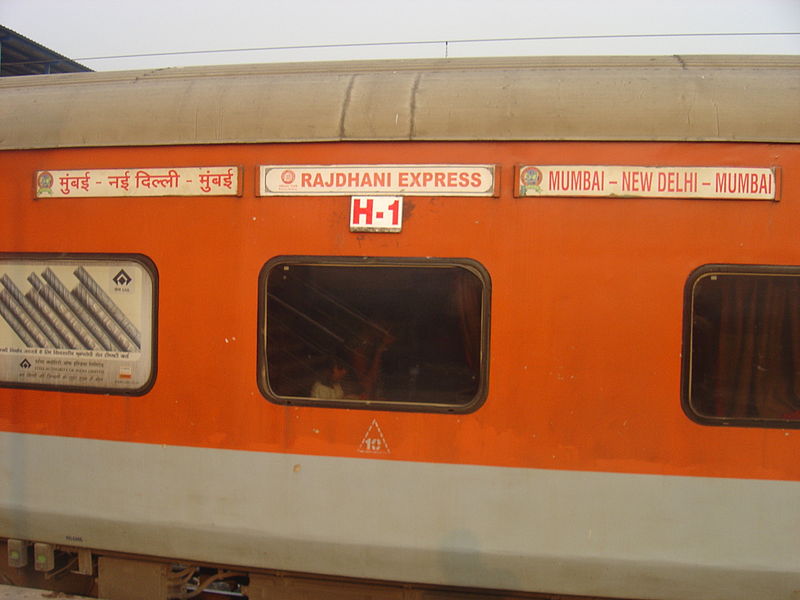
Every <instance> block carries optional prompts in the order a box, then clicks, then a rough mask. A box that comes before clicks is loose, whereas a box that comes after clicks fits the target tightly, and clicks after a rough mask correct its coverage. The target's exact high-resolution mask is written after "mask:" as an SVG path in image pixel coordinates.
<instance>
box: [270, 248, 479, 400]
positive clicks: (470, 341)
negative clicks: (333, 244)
mask: <svg viewBox="0 0 800 600" xmlns="http://www.w3.org/2000/svg"><path fill="white" fill-rule="evenodd" d="M353 262H356V261H354V260H349V261H348V260H347V259H326V260H325V261H321V263H322V264H313V263H311V264H304V263H299V262H295V261H287V262H286V263H284V262H276V264H273V265H269V264H268V265H267V267H266V268H267V269H268V271H267V274H266V277H265V288H266V289H265V292H266V310H265V319H264V320H265V327H266V332H265V333H266V336H265V338H264V339H265V353H264V356H265V359H266V360H265V363H266V364H265V367H266V369H265V376H266V381H265V383H266V384H267V385H266V386H262V391H264V392H265V395H266V396H267V397H268V398H273V399H275V400H276V401H284V400H283V399H284V398H286V399H291V400H292V401H297V399H302V398H310V399H312V400H314V399H322V398H330V397H333V398H335V399H342V398H343V399H345V400H346V401H348V402H355V403H358V402H369V403H376V402H377V403H382V404H383V403H385V404H391V405H398V406H399V405H403V404H409V405H412V404H413V406H414V407H419V406H423V405H436V406H441V407H444V408H447V407H459V406H468V405H470V403H474V402H476V401H478V400H480V398H479V395H480V394H481V393H482V392H481V390H482V381H483V380H482V371H483V369H484V368H485V364H484V363H483V362H482V357H483V356H484V355H485V354H484V352H483V344H484V343H485V336H484V331H483V326H482V323H484V317H483V315H484V311H485V306H484V298H485V294H484V292H485V285H484V282H483V280H482V279H481V277H480V276H479V275H478V274H477V273H476V270H475V269H472V268H465V267H463V266H461V265H458V264H455V265H454V264H444V265H442V264H435V263H434V264H432V265H431V264H428V263H424V264H421V265H417V264H406V263H405V262H403V263H401V264H394V263H389V264H382V263H379V264H366V265H365V264H353ZM410 262H412V263H413V260H411V261H410ZM418 262H422V261H418ZM331 263H332V264H331ZM326 356H337V357H339V359H340V362H341V365H340V367H341V369H342V370H343V371H344V373H346V375H345V374H344V373H341V376H342V379H341V380H337V379H336V377H338V376H339V375H340V372H339V371H338V370H337V371H335V372H334V371H333V370H332V368H331V367H329V366H327V365H326V366H325V367H322V370H323V371H324V373H325V374H324V376H321V375H320V372H321V371H320V366H319V365H320V363H323V364H324V363H325V362H326V361H325V359H323V358H322V357H326ZM337 382H338V383H339V384H340V386H341V392H340V390H339V389H338V388H337V387H336V385H335V384H336V383H337ZM340 393H341V395H340ZM423 409H424V408H423Z"/></svg>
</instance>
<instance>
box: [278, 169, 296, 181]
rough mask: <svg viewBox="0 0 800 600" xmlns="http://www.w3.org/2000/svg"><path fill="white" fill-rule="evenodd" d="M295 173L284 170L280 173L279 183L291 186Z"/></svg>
mask: <svg viewBox="0 0 800 600" xmlns="http://www.w3.org/2000/svg"><path fill="white" fill-rule="evenodd" d="M294 179H295V173H294V171H292V170H291V169H286V170H285V171H284V172H283V173H281V181H282V182H283V183H285V184H286V185H291V184H292V183H294Z"/></svg>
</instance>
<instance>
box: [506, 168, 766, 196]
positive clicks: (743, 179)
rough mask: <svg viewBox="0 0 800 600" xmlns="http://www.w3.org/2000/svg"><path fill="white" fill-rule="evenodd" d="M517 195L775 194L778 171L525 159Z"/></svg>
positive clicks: (518, 177)
mask: <svg viewBox="0 0 800 600" xmlns="http://www.w3.org/2000/svg"><path fill="white" fill-rule="evenodd" d="M517 175H518V176H517V183H518V185H517V191H518V195H519V196H573V197H574V196H596V197H623V198H709V199H715V198H716V199H721V200H776V199H777V185H776V179H775V171H774V170H773V169H769V168H762V167H752V168H749V167H637V166H616V165H615V166H601V165H525V166H522V167H519V168H518V170H517Z"/></svg>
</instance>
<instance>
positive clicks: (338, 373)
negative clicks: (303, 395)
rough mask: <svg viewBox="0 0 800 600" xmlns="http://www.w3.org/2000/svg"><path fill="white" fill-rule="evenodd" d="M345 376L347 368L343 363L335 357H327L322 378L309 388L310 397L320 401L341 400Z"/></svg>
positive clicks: (343, 395)
mask: <svg viewBox="0 0 800 600" xmlns="http://www.w3.org/2000/svg"><path fill="white" fill-rule="evenodd" d="M346 376H347V367H346V366H345V363H344V361H342V360H341V359H339V358H337V357H328V359H327V361H326V368H325V370H324V371H323V373H322V376H321V377H320V379H318V380H317V381H315V382H314V385H313V386H312V387H311V397H312V398H318V399H320V400H341V399H342V398H344V397H345V390H344V388H343V383H344V380H345V377H346Z"/></svg>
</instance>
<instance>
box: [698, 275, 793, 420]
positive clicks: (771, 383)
mask: <svg viewBox="0 0 800 600" xmlns="http://www.w3.org/2000/svg"><path fill="white" fill-rule="evenodd" d="M684 406H685V408H686V410H687V412H689V414H690V415H691V416H693V417H694V418H697V419H698V420H700V421H703V422H710V423H721V424H742V425H765V426H787V425H792V424H794V425H800V269H798V268H792V267H758V266H713V265H712V266H707V267H703V268H701V269H699V270H698V271H696V272H695V274H694V275H693V276H692V278H691V279H690V280H689V283H688V285H687V324H686V334H685V341H684Z"/></svg>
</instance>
